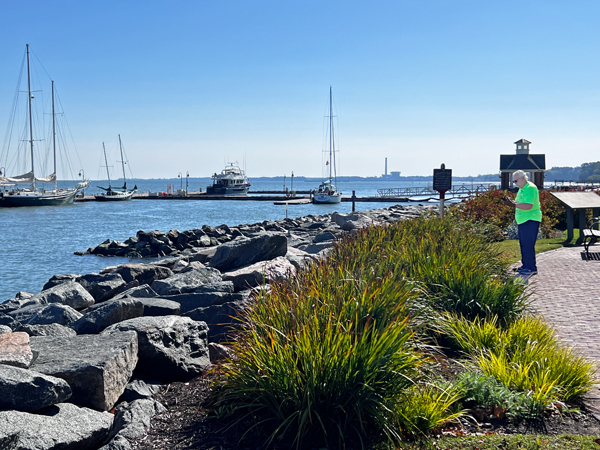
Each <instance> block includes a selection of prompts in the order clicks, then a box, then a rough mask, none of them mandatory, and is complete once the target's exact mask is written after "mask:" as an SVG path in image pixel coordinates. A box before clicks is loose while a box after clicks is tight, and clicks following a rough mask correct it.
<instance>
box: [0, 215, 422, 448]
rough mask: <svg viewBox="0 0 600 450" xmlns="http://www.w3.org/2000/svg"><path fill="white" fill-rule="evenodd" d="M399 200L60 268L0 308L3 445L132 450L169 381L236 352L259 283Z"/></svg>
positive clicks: (154, 234) (157, 237)
mask: <svg viewBox="0 0 600 450" xmlns="http://www.w3.org/2000/svg"><path fill="white" fill-rule="evenodd" d="M422 212H423V207H419V206H400V205H398V206H393V207H390V208H388V209H378V210H372V211H367V212H361V213H355V214H337V213H334V214H331V215H324V216H306V217H302V218H298V219H285V220H281V221H277V222H270V221H267V222H263V223H259V224H253V225H240V226H237V227H231V228H230V227H227V226H226V225H221V226H219V227H215V228H211V227H208V226H206V225H205V226H203V227H202V228H201V229H195V230H189V231H183V232H179V231H177V230H171V231H169V232H168V233H162V232H159V231H151V232H148V233H146V232H141V231H140V232H138V233H137V236H136V237H135V238H130V239H128V240H127V241H125V242H124V243H119V242H117V241H107V242H105V243H103V244H101V245H100V246H98V247H95V248H92V249H89V250H88V252H86V253H92V254H102V255H105V256H110V255H127V256H130V257H140V258H141V257H143V256H155V257H156V256H166V255H168V257H164V258H161V259H159V260H157V261H152V262H147V263H144V262H135V263H130V264H123V265H118V266H110V267H107V268H105V269H104V270H102V271H101V272H100V273H97V274H96V273H92V274H85V275H80V274H58V275H55V276H53V277H52V278H51V279H50V280H48V282H47V283H46V284H45V285H44V287H43V290H42V291H41V292H39V293H36V294H33V293H26V292H19V293H17V295H15V297H14V298H12V299H9V300H7V301H5V302H4V303H2V304H0V448H7V449H12V448H15V449H38V450H41V449H58V448H60V449H78V450H82V449H98V448H102V449H103V450H109V449H112V450H117V449H118V450H126V449H128V448H130V446H129V443H128V438H135V437H138V436H141V435H143V434H144V433H145V430H146V428H147V427H148V426H149V423H150V418H151V417H152V416H153V415H154V414H156V413H159V412H162V411H164V410H165V408H164V407H163V406H162V405H161V404H160V403H158V402H156V401H155V400H153V398H152V395H153V394H154V393H156V392H157V390H158V389H160V386H161V385H162V384H164V383H169V382H173V381H187V380H190V379H192V378H194V377H196V376H199V375H201V374H203V373H205V372H206V371H207V370H209V369H210V368H211V365H212V364H214V363H215V362H217V361H218V360H219V359H221V358H222V357H223V355H226V354H227V346H226V343H227V341H228V334H229V333H232V332H234V331H235V329H234V318H235V317H237V316H238V315H239V314H240V312H241V311H243V310H244V308H246V307H247V306H248V305H249V304H250V302H252V301H254V300H255V298H256V297H255V295H254V293H255V292H256V290H258V289H264V288H268V284H269V283H271V282H274V281H277V280H283V279H285V278H286V277H290V276H294V274H295V273H296V271H297V270H301V269H302V267H303V266H304V265H305V264H307V263H309V262H310V261H312V260H314V259H315V258H323V257H325V256H326V254H327V252H328V249H330V248H331V246H332V245H333V244H334V242H335V240H336V239H338V238H340V236H341V235H342V234H344V233H346V232H352V231H354V230H357V229H359V228H362V227H365V226H369V225H373V224H381V223H390V222H395V221H398V220H402V219H406V218H411V217H415V216H417V215H419V214H421V213H422Z"/></svg>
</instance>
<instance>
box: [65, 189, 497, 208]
mask: <svg viewBox="0 0 600 450" xmlns="http://www.w3.org/2000/svg"><path fill="white" fill-rule="evenodd" d="M492 186H495V185H493V184H477V185H473V184H470V185H467V184H463V185H460V186H452V189H451V190H450V191H447V192H446V198H447V199H461V198H467V197H469V196H471V195H473V193H474V192H476V191H479V192H482V191H487V190H489V189H490V187H492ZM182 194H183V195H182ZM294 194H296V195H290V192H289V191H283V190H281V191H250V192H248V194H247V195H208V194H207V193H206V192H197V191H196V192H187V193H185V192H177V193H173V194H166V193H164V192H152V193H148V192H142V193H137V194H133V199H135V200H163V201H165V200H185V201H192V200H233V201H259V202H274V203H275V204H277V205H284V204H289V205H299V204H306V203H312V192H311V191H295V192H294ZM297 194H301V195H297ZM437 199H439V193H438V192H436V191H434V190H433V188H432V187H431V186H422V187H407V188H387V189H377V195H376V196H361V197H358V196H355V195H346V196H342V202H356V203H360V202H374V203H376V202H379V203H403V202H425V201H428V200H437ZM75 201H76V202H93V201H96V198H95V197H94V196H93V195H86V196H84V197H77V198H75Z"/></svg>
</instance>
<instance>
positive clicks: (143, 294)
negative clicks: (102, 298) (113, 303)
mask: <svg viewBox="0 0 600 450" xmlns="http://www.w3.org/2000/svg"><path fill="white" fill-rule="evenodd" d="M125 297H135V298H152V297H158V294H157V293H156V292H154V289H152V288H151V287H150V286H149V285H148V284H142V285H141V286H136V287H134V288H131V289H127V290H126V291H123V292H121V293H119V294H117V295H115V296H114V297H113V298H112V300H117V299H119V298H125Z"/></svg>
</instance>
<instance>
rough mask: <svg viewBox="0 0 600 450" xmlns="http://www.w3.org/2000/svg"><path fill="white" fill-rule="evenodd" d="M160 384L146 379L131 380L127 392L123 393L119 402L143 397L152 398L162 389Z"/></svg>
mask: <svg viewBox="0 0 600 450" xmlns="http://www.w3.org/2000/svg"><path fill="white" fill-rule="evenodd" d="M160 386H161V385H160V384H156V382H155V383H152V382H148V383H147V382H145V381H144V380H140V379H135V380H133V381H131V383H129V384H128V385H127V387H126V388H125V392H123V395H121V398H120V399H119V402H132V401H134V400H140V399H142V398H151V397H152V396H153V395H154V394H156V393H157V392H158V391H160Z"/></svg>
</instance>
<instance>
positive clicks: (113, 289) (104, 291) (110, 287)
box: [78, 273, 127, 302]
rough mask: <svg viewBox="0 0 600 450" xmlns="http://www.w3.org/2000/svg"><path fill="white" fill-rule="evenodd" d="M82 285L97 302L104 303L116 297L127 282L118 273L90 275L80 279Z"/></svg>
mask: <svg viewBox="0 0 600 450" xmlns="http://www.w3.org/2000/svg"><path fill="white" fill-rule="evenodd" d="M78 281H79V284H81V285H82V286H83V287H84V288H85V289H86V290H87V291H88V292H89V293H90V294H92V297H94V300H95V301H96V302H103V301H105V300H108V299H110V298H112V297H114V296H115V295H116V294H118V293H119V292H120V290H121V289H122V288H124V287H125V286H126V285H127V282H126V281H125V280H124V279H123V277H122V276H121V275H120V274H118V273H103V274H97V273H88V274H87V275H83V276H81V277H80V278H79V280H78Z"/></svg>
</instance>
